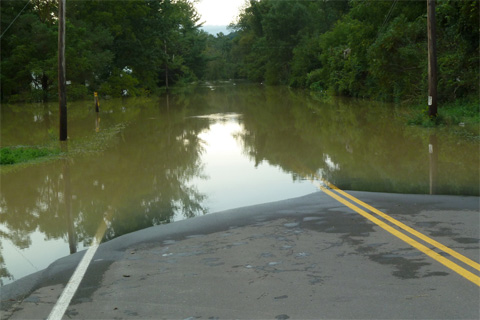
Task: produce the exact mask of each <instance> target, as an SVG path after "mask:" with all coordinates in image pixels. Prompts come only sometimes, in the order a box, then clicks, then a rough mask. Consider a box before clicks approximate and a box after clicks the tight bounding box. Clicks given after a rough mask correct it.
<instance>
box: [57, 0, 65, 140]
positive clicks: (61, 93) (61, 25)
mask: <svg viewBox="0 0 480 320" xmlns="http://www.w3.org/2000/svg"><path fill="white" fill-rule="evenodd" d="M65 7H66V0H58V104H59V114H60V141H66V140H67V93H66V82H65V75H66V68H65Z"/></svg>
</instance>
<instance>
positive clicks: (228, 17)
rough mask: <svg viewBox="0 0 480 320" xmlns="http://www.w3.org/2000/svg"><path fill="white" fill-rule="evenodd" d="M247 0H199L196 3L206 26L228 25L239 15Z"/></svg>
mask: <svg viewBox="0 0 480 320" xmlns="http://www.w3.org/2000/svg"><path fill="white" fill-rule="evenodd" d="M244 3H245V0H199V2H198V3H197V4H196V5H195V6H196V8H197V12H198V13H199V14H200V15H201V16H202V18H201V19H200V21H201V22H203V21H205V24H204V25H205V26H212V25H213V26H226V25H229V24H230V23H231V22H233V20H234V19H235V18H236V17H237V16H238V13H239V11H240V8H241V7H242V6H243V4H244Z"/></svg>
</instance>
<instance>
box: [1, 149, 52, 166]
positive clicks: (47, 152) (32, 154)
mask: <svg viewBox="0 0 480 320" xmlns="http://www.w3.org/2000/svg"><path fill="white" fill-rule="evenodd" d="M59 154H60V150H59V149H50V148H40V147H29V146H17V147H4V148H0V165H13V164H18V163H25V162H30V161H33V160H38V159H39V158H46V157H53V156H57V155H59Z"/></svg>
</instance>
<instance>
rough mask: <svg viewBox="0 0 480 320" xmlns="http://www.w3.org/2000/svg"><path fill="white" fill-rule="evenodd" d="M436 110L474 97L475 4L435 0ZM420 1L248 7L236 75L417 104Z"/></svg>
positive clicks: (421, 88) (422, 37) (236, 50)
mask: <svg viewBox="0 0 480 320" xmlns="http://www.w3.org/2000/svg"><path fill="white" fill-rule="evenodd" d="M436 3H437V7H436V20H437V60H438V70H439V72H438V73H439V74H438V92H439V102H440V103H445V102H448V101H454V100H455V99H461V98H465V97H467V96H478V95H479V86H478V81H479V77H478V75H479V73H480V72H479V71H480V70H479V65H480V61H479V37H478V30H479V16H480V14H479V2H478V1H476V0H467V1H455V0H437V2H436ZM426 9H427V6H426V3H425V2H422V1H377V0H351V1H300V0H294V1H273V0H260V1H250V3H249V6H247V7H246V8H245V9H244V11H243V12H242V13H241V15H240V19H239V22H238V24H237V25H235V30H236V37H235V38H234V39H233V41H232V44H233V46H232V49H231V51H232V55H231V59H232V61H233V62H234V63H235V64H236V68H237V69H236V70H237V74H238V75H240V76H244V77H246V78H248V79H250V80H253V81H266V83H267V84H279V83H280V84H289V85H291V86H293V87H306V88H310V89H312V90H315V91H322V92H329V93H332V94H336V95H343V96H352V97H365V98H373V99H378V100H384V101H395V102H408V103H411V104H412V103H413V104H417V103H418V101H422V100H425V95H426V92H427V81H426V79H427V36H426V35H427V19H426Z"/></svg>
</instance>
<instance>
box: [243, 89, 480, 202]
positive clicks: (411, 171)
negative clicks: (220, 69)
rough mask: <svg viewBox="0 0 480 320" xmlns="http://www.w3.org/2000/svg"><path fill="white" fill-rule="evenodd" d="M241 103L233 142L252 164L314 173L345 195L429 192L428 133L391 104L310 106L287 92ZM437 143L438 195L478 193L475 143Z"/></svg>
mask: <svg viewBox="0 0 480 320" xmlns="http://www.w3.org/2000/svg"><path fill="white" fill-rule="evenodd" d="M242 104H243V105H244V110H243V113H244V115H243V120H244V127H245V132H243V133H240V134H239V135H238V136H237V139H238V140H239V141H240V142H241V143H243V149H244V153H245V154H246V155H248V156H250V157H251V158H252V160H253V161H255V163H256V164H259V163H260V162H262V161H268V163H270V164H271V165H276V166H279V167H280V168H282V169H283V170H285V171H286V172H290V173H291V174H292V176H293V178H294V179H297V178H301V177H311V176H312V174H314V173H319V174H320V175H322V176H323V178H325V179H327V180H329V181H331V182H332V183H334V184H336V185H338V186H339V187H341V188H344V189H350V190H363V191H379V192H401V193H429V189H430V186H429V185H430V182H429V153H428V144H429V136H430V133H429V132H427V131H426V130H424V129H421V128H411V127H406V126H405V124H404V120H403V119H402V118H401V117H395V116H392V114H395V112H392V108H393V106H392V105H386V104H381V103H375V102H368V101H362V100H354V99H330V100H329V101H322V100H315V99H312V98H309V97H307V96H306V95H305V94H303V92H301V91H292V90H288V89H286V88H285V89H281V88H280V89H279V88H267V89H266V90H263V91H260V92H256V93H254V94H251V95H247V96H245V97H244V99H243V101H242ZM440 141H441V142H440ZM439 143H443V144H445V146H444V147H441V150H442V154H441V155H440V156H439V155H437V157H439V160H438V174H437V179H436V187H437V189H436V191H437V192H438V193H443V194H467V195H478V193H479V186H478V172H479V171H478V170H479V169H478V158H479V156H478V143H476V144H475V143H469V142H467V141H459V139H458V138H452V136H449V135H448V134H442V137H441V138H439ZM441 160H443V161H441ZM453 164H454V165H453ZM442 165H443V166H442ZM442 167H443V169H441V168H442Z"/></svg>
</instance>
